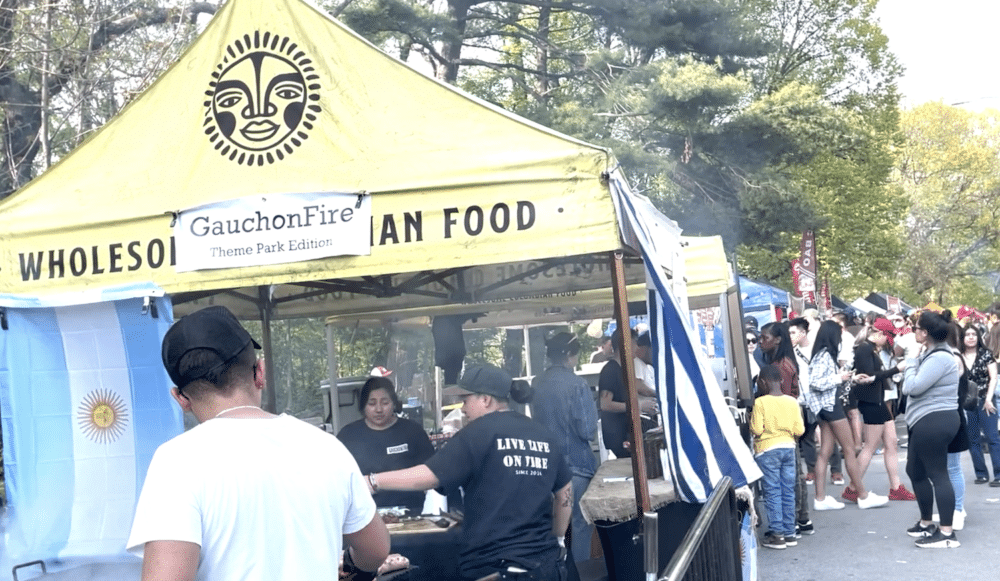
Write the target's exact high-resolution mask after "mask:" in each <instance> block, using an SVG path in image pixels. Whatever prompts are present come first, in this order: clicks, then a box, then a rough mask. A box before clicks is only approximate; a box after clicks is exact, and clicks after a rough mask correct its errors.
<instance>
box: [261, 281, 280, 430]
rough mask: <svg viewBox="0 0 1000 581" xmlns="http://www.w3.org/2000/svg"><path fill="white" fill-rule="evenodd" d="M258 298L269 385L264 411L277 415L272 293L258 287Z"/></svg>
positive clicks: (266, 381) (265, 380)
mask: <svg viewBox="0 0 1000 581" xmlns="http://www.w3.org/2000/svg"><path fill="white" fill-rule="evenodd" d="M257 296H258V297H259V298H260V302H258V303H257V306H258V308H259V309H260V326H261V329H262V333H263V336H262V337H261V341H263V345H261V346H262V347H263V348H264V363H265V364H264V382H265V384H266V385H267V389H265V390H264V402H263V403H264V410H265V411H268V412H271V413H272V414H274V413H277V411H276V410H277V409H278V398H277V395H276V393H275V389H277V387H278V386H277V385H275V383H274V357H273V354H274V350H273V348H272V343H271V306H272V305H271V293H270V290H269V288H268V287H266V286H260V287H257Z"/></svg>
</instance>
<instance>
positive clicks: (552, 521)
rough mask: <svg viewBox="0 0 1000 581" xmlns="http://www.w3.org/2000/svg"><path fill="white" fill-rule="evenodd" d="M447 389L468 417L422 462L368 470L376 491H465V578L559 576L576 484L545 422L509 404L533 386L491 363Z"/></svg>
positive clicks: (543, 579)
mask: <svg viewBox="0 0 1000 581" xmlns="http://www.w3.org/2000/svg"><path fill="white" fill-rule="evenodd" d="M444 393H445V395H457V396H460V397H461V398H462V412H463V413H464V414H465V415H466V416H468V418H469V423H468V424H467V425H466V426H465V427H464V428H462V429H461V430H459V432H458V433H456V434H455V435H454V436H452V438H451V439H450V440H449V441H448V443H447V444H445V446H444V448H442V449H441V450H440V451H439V452H438V453H437V454H435V455H434V456H433V457H431V458H430V459H429V460H428V461H427V462H426V463H425V464H421V465H420V466H414V467H413V468H408V469H406V470H397V471H394V472H383V473H372V474H369V475H368V481H369V485H370V486H371V488H372V490H373V491H379V490H427V489H429V488H437V487H439V486H440V487H443V488H444V489H445V490H447V491H451V490H454V489H455V488H457V487H462V489H463V490H464V491H465V507H466V511H465V520H464V521H463V523H462V527H463V529H464V530H463V531H462V532H463V535H462V536H463V541H464V542H463V547H462V551H461V555H460V558H461V565H460V567H459V570H460V572H461V575H462V577H463V578H465V579H468V580H473V579H479V578H481V577H485V576H487V575H492V574H494V573H498V574H499V575H500V579H524V580H527V579H532V580H539V581H562V580H563V579H565V575H566V572H565V571H566V570H565V562H564V559H565V555H566V551H565V539H564V537H563V536H562V535H563V534H564V533H565V531H566V527H567V526H568V525H569V521H570V515H571V514H572V510H573V484H572V480H571V476H572V474H571V472H570V470H569V466H568V464H567V463H566V457H565V455H564V454H563V450H562V447H561V446H560V444H559V443H558V442H557V441H556V438H555V437H554V436H553V435H552V433H551V432H550V431H549V430H548V428H546V427H545V426H543V425H542V424H540V423H538V422H536V421H534V420H532V419H531V418H528V417H525V416H523V415H521V414H519V413H517V412H515V411H512V410H510V409H509V408H508V404H507V402H508V400H509V399H513V400H514V401H516V402H518V403H526V402H527V401H529V400H530V399H531V388H530V387H529V386H528V385H527V383H526V382H524V381H517V382H515V381H513V379H511V377H510V375H509V374H507V372H505V371H503V370H502V369H499V368H497V367H494V366H492V365H476V366H473V367H471V368H468V369H466V371H465V374H463V375H462V378H461V379H460V380H459V383H458V385H457V386H454V387H450V388H447V389H445V390H444Z"/></svg>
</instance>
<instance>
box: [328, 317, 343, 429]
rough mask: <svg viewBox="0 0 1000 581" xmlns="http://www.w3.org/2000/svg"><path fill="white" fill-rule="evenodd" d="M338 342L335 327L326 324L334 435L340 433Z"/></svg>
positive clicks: (331, 420) (331, 415)
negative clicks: (334, 333)
mask: <svg viewBox="0 0 1000 581" xmlns="http://www.w3.org/2000/svg"><path fill="white" fill-rule="evenodd" d="M337 363H338V362H337V342H336V340H335V339H334V337H333V325H331V324H330V323H327V324H326V368H327V376H328V378H329V380H330V425H331V426H333V433H334V434H339V433H340V388H338V387H337V374H338V373H339V370H338V369H337Z"/></svg>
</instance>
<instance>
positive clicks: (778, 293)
mask: <svg viewBox="0 0 1000 581" xmlns="http://www.w3.org/2000/svg"><path fill="white" fill-rule="evenodd" d="M740 293H741V294H742V295H743V296H742V300H743V309H744V310H746V311H759V310H761V309H766V308H768V307H770V306H772V305H774V306H779V307H787V306H788V291H786V290H782V289H780V288H778V287H775V286H771V285H769V284H766V283H763V282H757V281H753V280H750V279H749V278H747V277H745V276H741V277H740Z"/></svg>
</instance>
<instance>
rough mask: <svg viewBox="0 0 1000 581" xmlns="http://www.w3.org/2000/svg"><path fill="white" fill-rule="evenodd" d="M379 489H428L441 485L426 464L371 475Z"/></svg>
mask: <svg viewBox="0 0 1000 581" xmlns="http://www.w3.org/2000/svg"><path fill="white" fill-rule="evenodd" d="M372 479H373V480H375V483H376V484H377V485H378V489H379V490H430V489H431V488H437V487H438V486H440V485H441V483H440V482H438V478H437V476H435V475H434V473H433V472H431V469H430V468H428V467H427V465H426V464H419V465H417V466H414V467H412V468H404V469H403V470H393V471H392V472H379V473H377V474H373V475H372Z"/></svg>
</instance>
